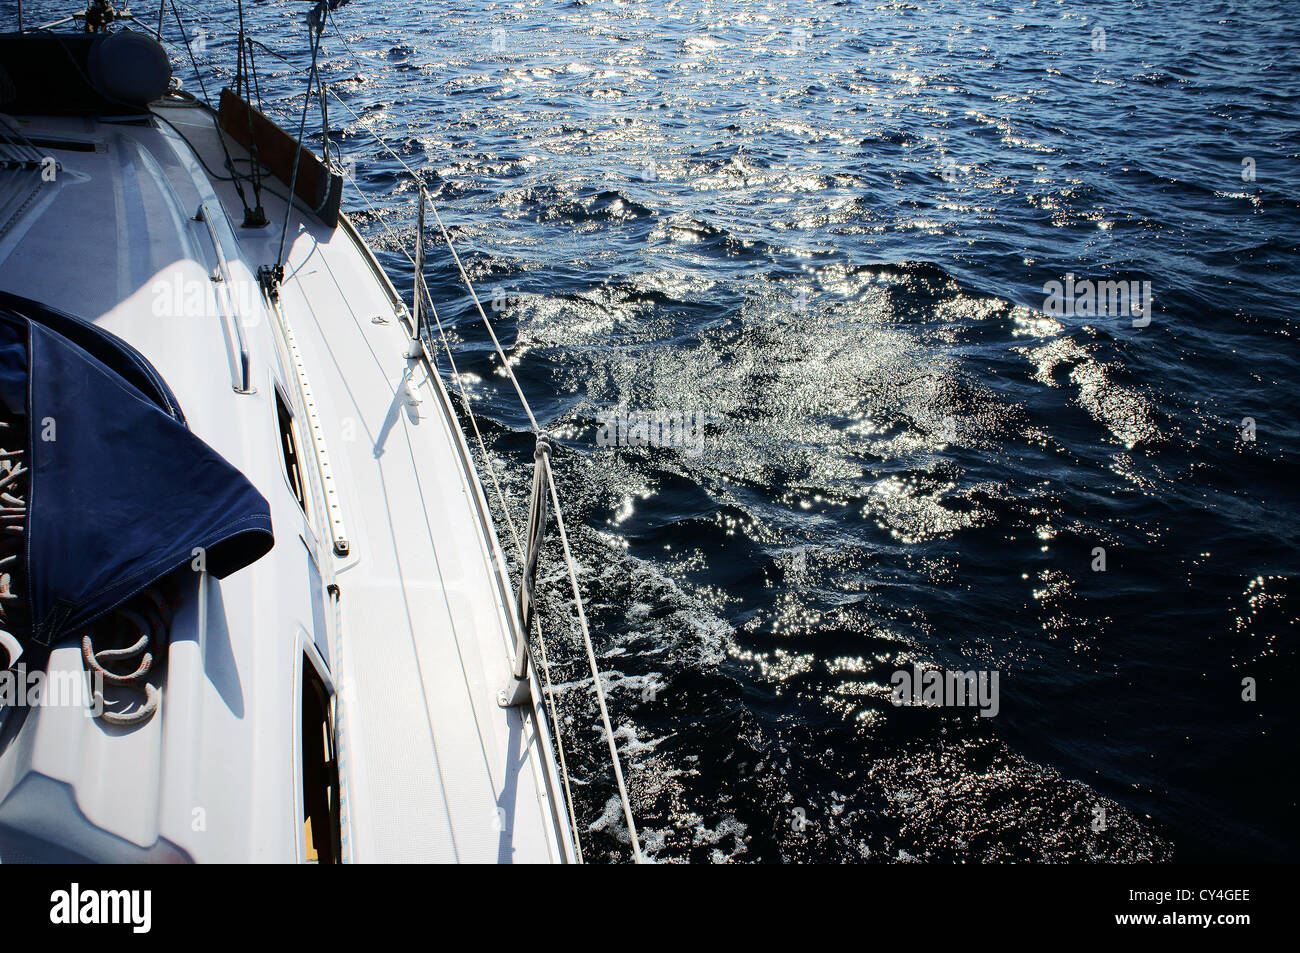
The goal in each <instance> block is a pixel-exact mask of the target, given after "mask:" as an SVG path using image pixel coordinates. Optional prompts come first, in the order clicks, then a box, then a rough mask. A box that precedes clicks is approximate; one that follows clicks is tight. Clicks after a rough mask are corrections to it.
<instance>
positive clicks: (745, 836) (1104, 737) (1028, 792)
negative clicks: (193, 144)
mask: <svg viewBox="0 0 1300 953" xmlns="http://www.w3.org/2000/svg"><path fill="white" fill-rule="evenodd" d="M144 6H150V5H149V4H145V5H144ZM153 6H155V7H156V5H153ZM33 7H34V8H35V10H37V11H43V12H44V11H52V12H56V13H58V12H64V13H65V12H67V11H66V10H63V5H60V4H57V3H50V2H44V3H30V2H29V4H28V8H29V13H28V17H29V18H34V17H36V16H37V14H36V13H33V12H30V11H31V10H32V8H33ZM246 7H247V9H246V16H247V23H248V27H249V30H250V31H251V32H252V33H253V34H254V35H255V36H257V37H258V38H259V39H260V40H262V41H264V42H266V43H267V44H268V45H269V46H271V47H273V48H275V49H276V50H278V51H279V52H281V53H282V54H283V55H284V56H286V57H287V58H288V59H289V61H290V63H291V64H292V65H289V64H286V63H284V62H281V61H278V60H276V59H275V58H274V57H272V56H270V55H269V54H265V53H263V52H262V51H261V50H258V51H257V54H256V57H255V59H256V67H257V70H258V74H259V81H260V83H261V93H262V96H263V100H264V104H265V106H266V108H267V110H268V111H269V112H271V113H272V114H273V115H275V116H276V117H277V118H278V119H280V121H281V122H282V124H283V125H285V126H286V128H290V129H291V130H292V129H296V126H297V121H298V118H299V115H300V110H301V108H302V103H303V91H304V88H305V85H306V84H305V78H304V75H303V73H302V72H301V69H302V68H303V67H304V66H306V64H307V63H308V61H309V55H308V44H307V30H306V25H305V13H306V11H307V10H308V9H309V8H310V5H309V4H304V3H301V2H269V3H261V2H249V3H247V4H246ZM177 8H178V10H179V13H180V16H181V19H182V21H183V22H184V23H185V28H186V30H187V32H189V33H191V34H194V35H195V36H197V33H196V31H197V29H199V28H200V27H201V28H202V29H203V31H204V33H203V40H204V42H203V44H202V46H203V49H201V50H199V51H197V52H196V58H197V59H198V61H199V62H200V66H201V68H202V69H203V70H204V71H205V76H206V83H207V85H208V87H209V92H210V93H213V94H214V95H215V90H216V89H217V88H218V87H219V85H220V84H221V82H222V78H223V77H225V78H226V81H227V82H228V81H229V77H230V76H231V75H232V74H233V69H234V50H235V35H234V33H233V32H232V31H233V30H234V28H235V26H236V24H237V19H236V17H235V16H234V14H233V10H234V4H233V2H230V0H221V2H211V3H208V2H202V0H186V2H185V3H182V4H178V6H177ZM137 13H139V11H137ZM139 15H141V16H143V17H144V18H145V19H147V20H151V21H152V20H153V19H154V18H155V17H156V9H155V10H154V12H153V13H151V14H147V15H146V14H139ZM333 24H334V26H336V27H337V32H336V30H335V29H334V27H333V26H331V27H330V28H327V30H326V34H325V39H324V41H323V44H322V50H321V54H320V63H321V71H322V78H323V80H324V81H325V82H326V83H327V84H329V85H330V86H331V88H332V89H333V90H334V92H335V93H337V94H338V96H339V98H340V99H341V101H342V102H345V103H346V104H347V106H348V107H350V109H351V110H353V111H355V113H356V117H359V118H356V117H354V116H353V115H351V114H350V113H349V112H348V109H347V108H345V107H343V106H342V105H341V104H340V103H339V102H338V101H335V100H331V102H330V110H329V116H330V122H331V125H332V126H333V133H332V140H333V142H334V143H335V144H336V145H337V148H338V151H339V152H340V153H341V155H342V156H343V157H344V158H345V162H347V163H349V166H350V168H351V169H352V170H353V171H354V172H355V176H356V179H357V180H358V182H359V183H360V186H361V190H362V192H363V193H364V196H362V195H358V194H357V193H355V192H352V193H349V194H348V195H347V196H346V197H345V206H346V207H347V208H349V209H350V210H352V212H353V213H354V217H355V220H356V222H357V224H358V227H359V228H360V229H361V231H362V232H363V233H364V234H365V236H366V237H367V238H368V240H369V241H370V242H371V243H372V244H373V246H374V248H375V249H376V251H377V253H378V254H379V255H380V258H381V260H382V262H383V263H384V265H385V266H386V268H388V270H389V271H390V274H391V275H392V276H393V278H394V281H395V282H396V283H397V284H398V286H399V288H401V289H403V290H404V291H406V292H408V293H409V290H410V288H411V286H412V281H413V277H412V268H411V266H410V264H409V262H407V260H406V259H405V257H404V256H403V254H402V252H403V250H410V249H411V247H412V243H413V241H414V234H415V221H416V190H415V187H414V185H413V183H412V181H411V179H410V177H409V176H406V175H405V174H404V173H403V172H402V170H401V168H400V166H399V164H398V163H397V162H396V161H394V160H393V159H392V158H391V157H388V156H387V155H385V154H384V152H383V151H382V150H381V149H380V147H379V146H378V145H377V143H376V142H375V140H374V139H373V138H372V136H371V133H376V134H378V135H380V136H382V137H383V138H384V139H386V140H387V141H388V142H390V143H391V144H392V145H393V147H394V148H395V149H396V150H397V151H398V152H399V154H400V155H401V156H402V157H403V159H404V160H405V162H407V163H409V164H410V165H411V166H412V167H413V168H414V169H416V170H417V171H418V172H419V173H420V175H421V176H422V177H423V180H424V182H425V183H426V185H427V187H428V190H429V194H430V196H431V198H432V201H433V203H434V204H435V205H436V206H437V208H438V210H439V213H440V214H441V215H442V217H443V219H444V221H445V222H446V224H447V226H448V227H449V229H450V231H451V233H452V235H453V237H454V239H455V243H456V245H457V247H458V249H459V251H460V254H461V256H462V258H463V259H464V261H465V264H466V267H467V268H468V270H469V273H470V276H471V278H472V279H473V281H474V283H475V285H476V287H477V288H478V290H479V292H480V295H481V296H482V297H483V299H484V302H485V304H486V305H488V307H489V309H490V310H489V314H490V315H491V316H492V317H493V319H494V322H495V326H496V328H497V331H498V334H499V335H500V336H501V339H502V343H503V344H504V346H505V348H506V350H507V353H508V355H509V358H510V361H511V365H512V367H513V369H514V371H515V373H516V374H517V375H518V377H519V380H520V383H521V385H522V386H523V388H524V390H525V392H526V394H527V395H528V398H529V400H530V401H531V402H532V405H533V408H534V410H535V411H536V413H537V416H538V419H539V423H540V424H541V425H542V426H543V427H544V428H545V429H546V430H547V431H548V432H550V433H551V434H552V435H553V436H554V437H555V438H556V439H557V450H556V455H555V467H556V473H557V479H558V481H559V485H560V491H561V496H562V499H563V500H564V501H565V507H566V509H565V514H566V517H567V522H568V526H569V528H570V531H571V534H572V537H573V539H572V542H573V545H574V554H575V558H576V559H577V561H578V563H579V565H580V569H581V579H582V583H583V586H584V592H585V596H586V600H587V607H588V613H589V616H590V620H591V623H592V629H593V634H594V640H595V646H596V650H597V653H598V655H599V657H600V660H601V666H602V668H603V670H604V671H605V672H606V674H607V676H608V690H609V699H610V707H611V715H612V718H613V721H614V725H615V728H616V732H615V734H616V736H617V742H618V746H619V749H620V752H621V754H622V756H623V758H624V761H625V765H626V768H627V771H628V777H629V784H630V788H631V792H632V800H633V806H634V809H635V814H636V817H637V819H638V824H639V826H640V827H641V834H642V837H643V842H644V845H645V849H646V853H647V855H648V856H649V857H651V858H653V859H654V860H657V861H660V862H681V861H694V862H708V861H739V862H756V861H764V862H772V861H776V862H781V861H785V862H792V861H828V862H840V861H880V862H897V861H921V862H926V861H969V862H974V861H1053V862H1077V861H1238V860H1293V861H1294V860H1296V859H1300V851H1298V848H1300V833H1297V830H1298V827H1297V823H1296V803H1297V795H1296V780H1297V773H1298V772H1297V755H1298V754H1300V752H1298V751H1297V747H1298V746H1297V742H1296V738H1297V724H1298V723H1300V719H1298V716H1300V692H1298V691H1297V689H1298V688H1300V665H1298V664H1297V662H1298V650H1297V636H1298V635H1300V633H1297V626H1296V618H1297V608H1298V605H1300V602H1298V600H1300V553H1298V552H1297V543H1298V540H1297V524H1298V521H1300V493H1298V492H1297V487H1298V486H1300V423H1298V421H1297V406H1298V405H1300V349H1298V347H1297V332H1298V331H1300V324H1298V319H1297V310H1296V302H1297V300H1298V299H1300V261H1298V259H1297V252H1298V251H1300V162H1298V160H1300V7H1297V5H1295V4H1293V3H1288V2H1282V0H1250V2H1244V0H1243V2H1224V0H1186V2H1178V3H1174V2H1120V0H1103V2H1092V3H1085V2H1004V0H988V2H968V3H957V2H945V3H906V2H887V3H886V2H882V3H872V2H839V3H815V2H801V0H763V2H758V0H753V2H750V0H714V2H704V0H653V2H652V0H622V2H616V0H591V2H563V0H520V2H491V0H451V2H439V3H406V2H398V0H353V2H351V3H349V4H347V5H346V6H344V7H343V8H341V9H339V10H338V11H336V12H335V13H334V14H333ZM164 35H165V36H166V37H167V39H168V40H178V39H179V32H178V29H177V25H176V22H175V20H174V19H173V18H172V16H171V14H170V12H169V13H168V16H167V22H166V25H165V28H164ZM193 38H194V37H192V39H193ZM183 51H184V47H183V46H177V47H176V48H175V49H174V55H175V56H176V57H177V59H176V62H177V72H178V73H179V74H180V75H181V76H182V78H183V79H184V81H185V85H186V88H187V89H190V90H191V91H194V92H196V93H197V92H199V89H198V84H197V82H196V81H195V80H194V75H193V71H192V69H190V67H189V64H188V59H187V58H185V55H184V52H183ZM307 129H308V133H309V142H310V143H312V144H314V145H316V146H317V147H319V141H320V140H319V114H318V112H317V111H316V108H315V103H314V102H313V103H312V110H311V112H310V113H309V119H308V124H307ZM311 136H315V137H316V138H314V139H312V138H310V137H311ZM430 227H431V232H430V238H429V241H428V247H427V254H428V256H429V262H428V269H427V280H428V282H429V285H430V290H431V293H432V297H433V299H434V301H435V303H436V305H437V307H438V313H439V317H440V318H441V320H442V321H443V322H444V324H445V325H446V326H447V329H448V333H449V334H450V338H451V342H452V346H453V353H454V355H455V358H456V361H457V364H458V367H459V369H460V371H461V373H462V375H463V380H464V383H465V385H466V388H467V392H468V393H469V395H470V402H471V405H472V408H473V410H474V413H475V414H476V415H477V416H478V418H479V421H480V425H481V426H483V427H484V435H485V438H486V440H487V446H488V449H489V454H490V456H491V458H492V463H493V465H494V467H495V468H496V470H497V471H498V473H499V474H500V475H501V476H502V478H503V479H504V489H505V492H506V496H507V498H508V499H509V501H510V504H511V506H512V507H514V508H516V509H522V508H523V507H524V506H525V504H526V498H527V495H528V491H529V488H530V483H531V478H532V470H531V467H532V447H533V440H532V437H531V435H530V434H529V430H528V422H527V419H526V418H525V417H524V415H523V414H522V413H521V411H520V409H519V406H518V403H517V401H516V400H515V397H514V392H513V389H512V388H511V386H510V384H509V382H508V380H507V378H506V377H505V376H504V375H503V374H502V372H501V368H500V366H499V363H498V362H497V361H496V360H495V359H494V357H493V352H492V347H491V342H490V339H489V338H488V336H487V333H486V331H485V330H484V328H483V326H482V324H481V322H480V321H479V319H478V315H477V312H476V311H475V310H474V308H473V307H472V304H471V302H470V299H469V297H468V296H467V294H466V293H465V289H464V287H463V286H462V285H461V284H460V283H459V280H458V276H457V273H456V270H455V266H454V264H453V263H452V261H451V260H450V258H449V257H448V255H447V251H446V246H445V243H444V242H443V241H442V239H441V238H440V237H438V236H437V235H436V231H434V230H433V227H432V222H431V223H430ZM1067 276H1070V277H1069V278H1068V280H1069V281H1070V282H1071V283H1072V284H1073V285H1074V286H1075V287H1079V286H1080V285H1079V284H1078V283H1081V282H1092V283H1094V285H1098V286H1102V287H1104V286H1103V285H1102V283H1104V282H1115V281H1123V282H1125V283H1126V284H1125V285H1124V287H1125V288H1127V287H1129V286H1128V284H1127V283H1128V282H1136V283H1137V284H1135V285H1134V286H1133V287H1134V288H1135V289H1141V288H1142V287H1143V283H1144V282H1149V299H1148V300H1147V302H1146V311H1145V312H1143V313H1142V314H1141V315H1140V316H1138V317H1135V316H1134V314H1132V313H1130V312H1128V311H1125V312H1122V313H1116V312H1115V311H1114V309H1111V311H1110V312H1107V313H1103V312H1104V311H1105V309H1098V308H1093V309H1092V310H1091V311H1089V309H1088V308H1087V307H1086V306H1082V307H1075V308H1070V307H1067V308H1059V307H1054V306H1052V305H1051V303H1050V302H1049V301H1048V293H1047V291H1046V290H1045V289H1046V288H1048V287H1050V283H1051V282H1058V283H1061V284H1062V285H1063V284H1064V283H1065V282H1066V281H1067ZM441 369H442V371H443V374H444V378H445V380H446V381H447V383H448V386H449V388H451V389H452V390H453V391H455V390H457V385H456V382H455V381H454V379H453V377H452V374H451V371H450V368H449V367H448V366H447V363H446V361H445V360H444V361H443V366H442V368H441ZM458 399H459V398H458ZM620 414H621V415H623V419H631V420H633V421H635V420H636V419H645V418H647V417H648V418H650V419H657V420H670V421H671V420H679V421H680V420H686V421H691V422H693V426H697V427H698V429H694V430H691V431H690V432H689V433H688V434H687V436H688V437H690V438H691V439H690V440H685V441H679V442H677V443H674V442H672V441H669V440H664V439H661V440H659V441H658V443H659V444H660V445H658V446H636V445H625V446H602V443H604V442H608V441H602V440H598V439H597V438H598V436H599V435H600V432H601V427H602V421H608V420H609V419H610V416H611V415H616V416H617V415H620ZM637 415H641V417H640V418H638V417H637ZM656 415H657V416H656ZM661 436H662V435H661ZM694 437H698V438H699V439H698V441H695V440H694ZM615 442H617V441H615ZM625 442H626V443H628V444H633V443H636V442H638V441H633V440H629V441H625ZM483 465H484V461H482V460H480V466H481V467H483ZM485 479H486V473H485ZM489 492H490V488H489ZM502 539H503V544H508V541H509V537H508V533H506V532H505V531H504V530H503V531H502ZM1099 553H1100V557H1099ZM541 575H542V577H543V580H544V584H543V598H542V604H543V630H544V633H545V637H546V639H547V645H548V652H549V657H550V662H551V666H552V675H553V677H554V679H555V680H556V682H557V690H556V700H557V702H558V705H559V709H560V712H561V721H562V725H561V730H562V733H563V737H564V740H565V744H566V753H567V756H568V761H569V765H570V768H571V770H572V773H573V783H574V789H575V793H576V796H577V801H578V816H579V821H580V824H579V832H580V834H581V837H582V841H583V846H584V848H585V850H586V852H587V854H588V858H589V859H597V860H601V859H611V860H622V859H626V858H627V856H628V845H627V832H626V830H625V828H624V827H623V823H622V818H621V813H620V811H619V809H618V804H617V800H616V799H615V790H614V787H613V778H612V773H611V771H610V769H609V766H608V757H607V751H606V749H605V746H604V743H603V741H602V735H601V731H600V726H599V718H598V712H597V709H596V705H595V697H594V693H593V686H592V682H591V676H590V672H589V670H588V668H587V665H586V659H585V656H584V654H583V651H582V648H581V643H580V641H579V640H578V637H577V630H576V628H575V620H574V616H573V612H572V610H571V608H570V606H569V603H568V601H567V599H566V596H567V593H568V589H567V580H566V578H565V576H564V574H563V563H562V562H561V555H560V552H559V549H558V545H557V540H556V537H555V532H554V526H552V528H551V535H550V544H549V548H548V549H547V550H546V552H545V554H544V556H543V562H542V569H541ZM915 666H922V667H929V668H938V669H944V670H949V671H978V672H983V673H997V676H998V681H997V686H998V704H997V710H996V714H992V713H991V710H986V714H991V717H986V716H981V714H980V713H979V711H978V710H976V709H975V708H972V707H969V706H967V707H960V706H955V705H947V706H938V707H935V706H925V705H919V706H918V705H907V706H898V705H895V704H894V703H893V699H892V698H891V692H892V691H893V689H892V687H891V685H892V682H891V679H892V678H893V677H894V675H895V673H896V672H898V671H900V670H903V671H914V670H915V669H914V667H915Z"/></svg>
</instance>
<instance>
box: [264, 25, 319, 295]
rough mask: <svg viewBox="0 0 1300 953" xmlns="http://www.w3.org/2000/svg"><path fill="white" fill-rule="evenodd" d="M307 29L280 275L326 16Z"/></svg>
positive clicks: (277, 266)
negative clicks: (307, 55) (306, 64)
mask: <svg viewBox="0 0 1300 953" xmlns="http://www.w3.org/2000/svg"><path fill="white" fill-rule="evenodd" d="M307 31H308V33H309V34H312V35H313V36H312V44H311V72H310V73H309V74H308V76H307V89H306V90H305V91H304V92H303V98H302V118H301V119H299V120H298V148H297V149H295V150H294V153H293V175H292V176H291V178H290V181H289V197H290V199H291V201H290V202H289V203H288V204H287V205H286V206H285V208H284V228H283V229H281V231H280V251H279V253H278V254H277V255H276V256H275V266H274V272H275V275H276V277H277V280H278V277H279V276H280V275H282V274H284V241H285V239H286V238H287V237H288V235H289V213H290V212H292V211H293V202H292V198H293V196H294V195H295V194H297V191H298V164H299V162H300V161H301V159H302V134H303V130H304V129H305V128H306V126H307V108H308V107H309V106H310V105H311V88H312V84H313V82H314V81H315V80H316V77H317V73H316V54H317V53H318V52H319V51H320V41H321V36H322V35H323V34H324V33H325V18H324V17H323V16H322V17H319V18H316V17H312V16H309V17H308V18H307Z"/></svg>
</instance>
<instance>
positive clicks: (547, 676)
mask: <svg viewBox="0 0 1300 953" xmlns="http://www.w3.org/2000/svg"><path fill="white" fill-rule="evenodd" d="M344 175H345V176H347V178H348V180H349V181H351V182H352V185H353V187H354V188H355V189H356V192H357V194H358V195H360V196H361V199H362V201H363V202H365V203H366V205H368V206H369V207H370V210H371V211H372V212H374V214H375V218H376V220H377V221H378V222H379V225H380V227H381V228H383V229H384V231H385V232H387V233H388V235H389V238H390V240H392V241H394V242H395V243H397V242H398V240H397V236H396V235H395V234H394V233H393V230H392V229H390V228H389V227H388V224H387V223H386V222H385V221H384V220H383V217H382V216H381V215H380V213H379V209H377V208H375V206H374V203H373V202H371V201H370V199H368V198H366V195H365V193H364V192H363V191H362V190H361V186H360V185H358V184H357V181H356V180H355V179H353V178H352V177H351V176H350V175H347V171H346V169H345V170H344ZM398 244H399V249H400V243H398ZM400 250H401V253H402V254H403V255H404V256H405V257H406V260H407V261H409V262H410V263H411V265H412V266H413V267H414V265H415V259H413V258H412V257H411V256H410V255H409V254H407V252H406V251H405V249H400ZM419 284H420V286H421V288H422V290H423V291H424V298H425V301H426V302H427V303H428V305H429V313H430V314H432V315H433V320H434V323H435V324H437V326H438V335H439V337H441V339H442V346H443V349H444V350H445V351H446V352H447V361H448V363H449V364H450V365H451V376H452V378H453V379H454V380H455V381H456V386H457V388H458V389H459V390H460V396H461V400H462V401H463V403H464V405H465V412H466V414H467V415H468V416H469V422H470V426H472V427H473V428H474V438H475V440H476V441H477V442H478V447H479V453H480V454H481V455H482V458H483V462H484V464H485V465H486V466H487V471H488V477H489V478H491V480H492V487H493V489H494V491H495V492H496V497H497V502H498V504H499V505H500V506H501V512H502V514H503V515H504V516H505V519H506V526H507V527H508V528H509V530H510V538H511V539H512V540H513V541H514V544H515V552H516V554H517V555H518V559H519V565H520V566H523V564H524V560H525V557H524V547H523V544H522V543H521V542H520V540H519V531H518V530H517V529H516V528H515V520H514V517H513V516H512V515H511V512H510V505H509V504H508V503H507V502H506V496H505V493H504V492H503V491H502V489H501V481H500V480H499V479H498V478H497V472H496V467H495V466H493V464H492V456H491V455H490V454H489V453H488V450H487V444H486V443H485V442H484V440H483V433H482V431H481V430H480V429H479V425H478V418H477V417H476V416H475V414H474V407H473V405H472V404H471V403H470V399H469V393H468V392H467V391H466V390H465V380H464V378H463V377H462V376H461V373H460V370H459V369H458V368H457V367H456V358H455V357H454V356H453V354H452V351H451V342H450V341H449V340H448V339H447V332H446V329H445V328H444V327H443V324H442V319H441V318H440V317H438V309H437V308H436V307H435V306H434V303H433V297H432V296H431V295H430V294H429V287H428V285H426V284H425V283H424V282H423V281H420V282H419ZM537 646H538V648H539V649H540V651H541V657H542V676H543V678H544V680H545V684H546V707H547V710H548V712H549V713H550V716H551V724H552V725H553V726H554V729H555V751H556V754H557V756H558V757H559V759H560V777H561V779H562V780H563V781H564V800H565V808H566V810H567V812H568V815H569V829H570V831H571V832H572V833H573V847H574V851H575V853H576V855H577V861H578V863H580V864H581V863H584V861H583V856H582V839H581V838H580V837H579V835H578V818H577V815H576V814H575V813H574V806H573V789H572V787H571V786H570V782H569V766H568V762H567V758H566V757H565V753H564V737H563V733H562V732H561V730H560V722H559V715H558V712H557V711H556V708H555V689H554V686H553V684H552V682H551V663H550V659H549V658H547V655H546V636H545V633H544V632H542V623H541V619H540V618H538V619H537Z"/></svg>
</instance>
